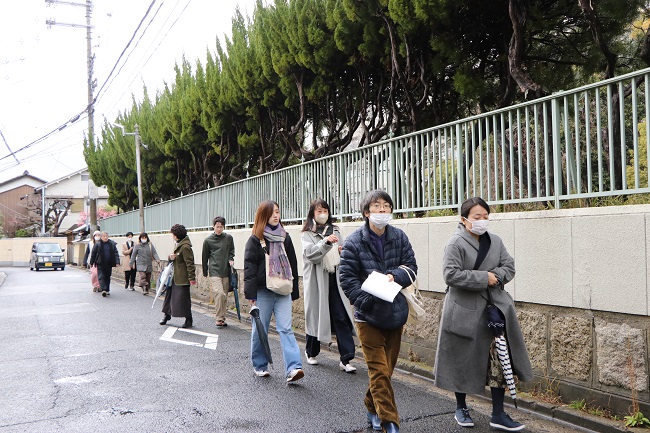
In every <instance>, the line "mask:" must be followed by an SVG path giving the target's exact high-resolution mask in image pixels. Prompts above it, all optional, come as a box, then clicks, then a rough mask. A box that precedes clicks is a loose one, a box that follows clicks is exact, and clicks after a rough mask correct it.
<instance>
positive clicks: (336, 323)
mask: <svg viewBox="0 0 650 433" xmlns="http://www.w3.org/2000/svg"><path fill="white" fill-rule="evenodd" d="M329 292H330V293H329V305H330V324H331V326H332V331H333V332H334V334H335V335H336V344H337V346H338V348H339V355H340V359H341V362H342V363H343V364H347V363H348V362H350V360H352V359H354V350H355V348H354V339H353V338H352V323H350V317H349V316H348V313H347V312H346V311H345V306H344V305H343V301H342V300H341V295H340V294H339V288H338V285H337V283H336V274H330V283H329ZM305 352H307V355H308V356H310V357H312V356H316V355H318V354H319V353H320V341H318V338H317V337H314V336H313V335H309V334H307V344H306V346H305Z"/></svg>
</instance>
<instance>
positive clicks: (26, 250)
mask: <svg viewBox="0 0 650 433" xmlns="http://www.w3.org/2000/svg"><path fill="white" fill-rule="evenodd" d="M34 242H56V243H58V244H59V245H61V248H63V249H66V250H67V248H68V245H67V242H68V241H67V239H66V238H62V237H57V238H6V239H0V266H29V258H30V256H31V253H32V244H33V243H34ZM66 257H67V256H66Z"/></svg>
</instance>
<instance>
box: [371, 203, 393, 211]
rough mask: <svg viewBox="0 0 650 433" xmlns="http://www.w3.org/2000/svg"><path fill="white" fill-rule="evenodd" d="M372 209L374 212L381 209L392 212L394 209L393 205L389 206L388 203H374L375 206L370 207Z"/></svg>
mask: <svg viewBox="0 0 650 433" xmlns="http://www.w3.org/2000/svg"><path fill="white" fill-rule="evenodd" d="M370 209H372V210H379V209H383V210H391V209H392V207H391V205H390V204H388V203H383V204H380V203H373V204H371V205H370Z"/></svg>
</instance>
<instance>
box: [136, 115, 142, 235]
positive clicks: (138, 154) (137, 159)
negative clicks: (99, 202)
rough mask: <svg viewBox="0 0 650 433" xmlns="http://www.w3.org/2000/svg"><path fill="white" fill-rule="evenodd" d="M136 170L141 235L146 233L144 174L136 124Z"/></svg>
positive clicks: (138, 129) (138, 131)
mask: <svg viewBox="0 0 650 433" xmlns="http://www.w3.org/2000/svg"><path fill="white" fill-rule="evenodd" d="M134 134H135V168H136V171H137V176H138V211H139V214H140V233H144V201H143V199H142V172H141V171H140V127H139V126H138V124H137V123H136V124H135V132H134Z"/></svg>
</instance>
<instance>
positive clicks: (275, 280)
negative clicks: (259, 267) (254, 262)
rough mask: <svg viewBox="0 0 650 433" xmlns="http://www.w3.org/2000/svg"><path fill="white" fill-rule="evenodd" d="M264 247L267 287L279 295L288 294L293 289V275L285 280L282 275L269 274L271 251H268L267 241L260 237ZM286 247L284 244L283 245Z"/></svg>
mask: <svg viewBox="0 0 650 433" xmlns="http://www.w3.org/2000/svg"><path fill="white" fill-rule="evenodd" d="M260 244H262V249H263V250H264V272H265V274H264V275H265V276H266V288H267V289H269V290H270V291H272V292H275V293H277V294H278V295H282V296H285V295H288V294H290V293H291V292H292V291H293V277H292V278H291V279H290V280H285V279H284V278H280V277H272V276H270V275H269V253H268V252H267V251H266V242H265V241H264V239H260ZM282 248H284V245H283V246H282Z"/></svg>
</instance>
